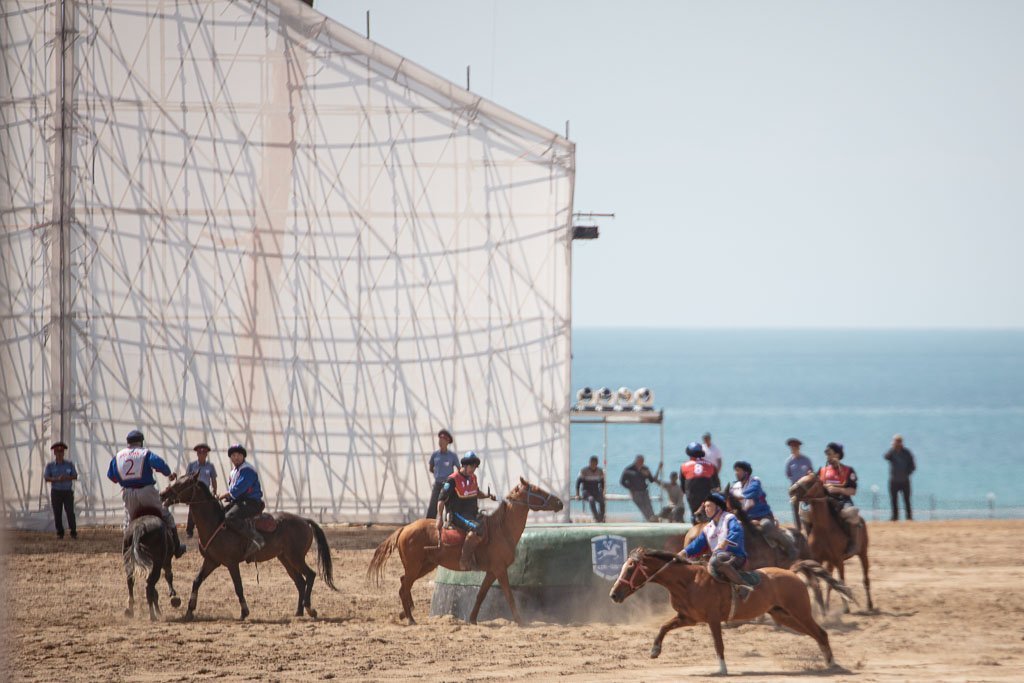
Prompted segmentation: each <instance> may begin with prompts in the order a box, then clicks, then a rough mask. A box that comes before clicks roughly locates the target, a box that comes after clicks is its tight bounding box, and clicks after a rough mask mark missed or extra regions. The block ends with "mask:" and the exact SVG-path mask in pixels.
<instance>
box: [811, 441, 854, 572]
mask: <svg viewBox="0 0 1024 683" xmlns="http://www.w3.org/2000/svg"><path fill="white" fill-rule="evenodd" d="M825 457H826V458H827V459H828V464H827V465H825V466H824V467H822V468H821V469H820V470H818V479H820V480H821V483H822V484H824V486H825V493H826V494H827V495H828V498H829V503H830V504H831V505H832V507H833V509H835V510H836V511H837V512H838V513H839V518H840V519H841V520H842V521H843V524H844V525H846V529H844V531H846V534H847V536H848V538H849V540H848V542H847V545H846V554H847V555H851V554H853V553H854V552H855V551H856V549H857V548H856V543H857V531H858V529H859V528H860V525H862V524H863V523H864V520H862V519H861V517H860V510H858V509H857V507H856V506H855V505H854V504H853V498H852V496H853V495H854V494H855V493H857V473H856V472H855V471H854V470H853V468H852V467H850V466H849V465H844V464H842V462H840V461H841V460H842V459H843V445H842V444H841V443H836V442H834V441H832V442H830V443H829V444H828V446H826V447H825Z"/></svg>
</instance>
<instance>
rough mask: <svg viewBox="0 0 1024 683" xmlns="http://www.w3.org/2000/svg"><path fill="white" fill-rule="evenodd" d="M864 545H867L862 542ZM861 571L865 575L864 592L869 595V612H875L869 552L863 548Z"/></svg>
mask: <svg viewBox="0 0 1024 683" xmlns="http://www.w3.org/2000/svg"><path fill="white" fill-rule="evenodd" d="M861 543H862V545H864V546H867V543H866V542H864V541H862V542H861ZM860 570H861V572H863V573H864V592H865V593H867V594H868V610H870V611H874V609H875V604H874V603H873V602H871V579H869V578H868V550H867V548H866V547H865V548H863V549H862V550H861V552H860Z"/></svg>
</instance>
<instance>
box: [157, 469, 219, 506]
mask: <svg viewBox="0 0 1024 683" xmlns="http://www.w3.org/2000/svg"><path fill="white" fill-rule="evenodd" d="M204 494H205V495H204ZM212 496H213V494H211V493H210V489H208V488H207V487H206V484H204V483H203V482H201V481H199V475H198V474H187V475H185V476H183V477H178V478H177V479H176V480H175V481H173V482H172V483H171V484H170V486H168V487H167V488H165V489H164V490H163V491H162V492H161V493H160V502H161V503H163V504H164V506H165V507H166V506H170V505H174V504H175V503H185V504H189V503H196V502H198V501H200V500H205V499H207V498H210V497H212Z"/></svg>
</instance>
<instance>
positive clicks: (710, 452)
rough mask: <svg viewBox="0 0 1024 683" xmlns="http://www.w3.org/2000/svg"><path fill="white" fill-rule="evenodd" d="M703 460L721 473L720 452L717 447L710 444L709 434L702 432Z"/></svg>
mask: <svg viewBox="0 0 1024 683" xmlns="http://www.w3.org/2000/svg"><path fill="white" fill-rule="evenodd" d="M702 438H703V440H704V459H705V460H707V461H708V462H710V463H711V464H713V465H714V466H715V469H716V470H718V471H719V472H721V471H722V451H720V450H719V449H718V446H716V445H715V444H713V443H711V432H704V436H703V437H702Z"/></svg>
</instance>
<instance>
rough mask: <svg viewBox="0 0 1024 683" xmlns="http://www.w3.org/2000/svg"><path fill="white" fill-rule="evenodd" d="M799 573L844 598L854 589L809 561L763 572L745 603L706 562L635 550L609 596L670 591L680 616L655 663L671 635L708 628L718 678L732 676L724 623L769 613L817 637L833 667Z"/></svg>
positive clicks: (657, 646) (654, 651)
mask: <svg viewBox="0 0 1024 683" xmlns="http://www.w3.org/2000/svg"><path fill="white" fill-rule="evenodd" d="M797 572H799V573H801V574H804V575H805V576H813V577H814V578H815V579H820V580H823V581H826V582H828V583H829V586H830V587H833V588H835V589H836V590H837V591H839V592H841V593H842V592H845V593H849V590H850V589H849V588H847V587H846V586H844V585H843V584H841V583H840V582H838V581H836V580H835V579H833V578H832V576H831V575H830V574H828V572H826V571H825V569H824V568H823V567H821V566H820V565H818V564H817V563H816V562H806V561H804V562H798V563H796V564H795V565H793V568H792V570H790V569H782V568H779V567H766V568H764V569H759V570H758V571H757V572H756V573H757V574H758V575H760V576H759V578H760V582H759V583H758V584H757V586H755V587H754V589H753V591H752V592H751V594H750V595H749V596H748V597H747V599H746V600H744V601H740V600H739V599H738V598H737V596H736V594H735V591H734V589H733V587H732V585H731V584H728V583H724V582H721V581H717V580H715V579H714V578H713V577H712V575H711V573H710V572H709V571H708V569H707V567H705V566H704V565H703V564H702V563H695V562H690V561H688V560H683V559H680V558H679V557H678V556H677V555H673V554H672V553H669V552H666V551H663V550H646V549H644V548H636V549H635V550H634V551H633V552H632V553H630V555H629V557H628V558H626V561H625V563H623V565H622V569H621V571H620V572H619V578H618V579H617V580H616V581H615V584H614V585H613V586H612V590H611V592H610V593H609V597H610V598H611V599H612V600H613V601H614V602H616V603H621V602H622V601H623V600H625V599H626V598H628V597H629V596H630V595H632V594H633V593H635V592H636V591H638V590H640V588H642V587H643V586H644V585H646V584H647V583H649V582H654V583H657V584H660V585H662V586H664V587H665V588H666V589H668V592H669V596H670V600H671V604H672V609H674V610H675V611H676V616H675V617H673V618H672V619H670V620H669V621H667V622H665V623H664V624H663V625H662V626H661V630H659V631H658V635H657V637H656V638H655V639H654V645H653V646H652V647H651V659H655V658H657V657H658V655H660V654H661V644H662V641H663V640H664V639H665V634H667V633H668V632H669V631H671V630H672V629H676V628H679V627H681V626H694V625H696V624H700V623H705V624H707V625H708V628H710V629H711V636H712V638H713V639H714V641H715V653H716V654H717V655H718V668H719V671H718V673H719V674H721V675H724V674H726V673H728V671H727V670H726V666H725V646H724V644H723V643H722V622H728V621H748V620H750V619H753V618H754V617H758V616H761V615H762V614H765V613H767V614H768V616H770V617H771V618H772V619H773V620H774V621H775V623H777V624H779V625H780V626H784V627H786V628H788V629H791V630H793V631H796V632H797V633H803V634H805V635H808V636H810V637H811V638H814V640H815V642H817V643H818V647H819V648H821V653H822V654H823V655H824V657H825V663H826V664H828V665H829V666H832V664H833V661H834V660H833V658H832V648H831V646H830V645H829V642H828V634H827V633H826V632H825V629H823V628H821V626H819V625H818V623H817V622H816V621H815V620H814V617H813V616H812V615H811V600H810V598H808V597H807V588H806V586H805V585H804V582H803V580H801V578H800V577H799V576H797Z"/></svg>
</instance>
